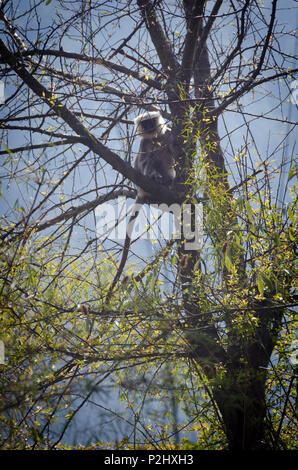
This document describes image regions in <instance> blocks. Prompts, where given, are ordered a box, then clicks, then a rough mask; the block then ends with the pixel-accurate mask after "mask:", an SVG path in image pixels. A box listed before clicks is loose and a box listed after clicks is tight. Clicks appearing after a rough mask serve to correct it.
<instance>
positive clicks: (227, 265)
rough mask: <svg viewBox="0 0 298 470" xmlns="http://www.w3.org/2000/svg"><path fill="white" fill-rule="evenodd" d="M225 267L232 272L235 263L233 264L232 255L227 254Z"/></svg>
mask: <svg viewBox="0 0 298 470" xmlns="http://www.w3.org/2000/svg"><path fill="white" fill-rule="evenodd" d="M225 265H226V268H227V269H228V271H232V269H233V263H232V260H231V257H230V253H229V252H227V253H226V254H225Z"/></svg>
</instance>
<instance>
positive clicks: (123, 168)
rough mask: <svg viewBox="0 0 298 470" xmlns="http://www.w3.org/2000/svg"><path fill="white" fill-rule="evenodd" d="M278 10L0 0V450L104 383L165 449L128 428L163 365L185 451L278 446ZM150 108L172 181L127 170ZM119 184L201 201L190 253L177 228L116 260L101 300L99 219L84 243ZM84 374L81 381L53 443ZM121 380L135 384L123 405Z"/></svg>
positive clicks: (282, 42) (111, 259)
mask: <svg viewBox="0 0 298 470" xmlns="http://www.w3.org/2000/svg"><path fill="white" fill-rule="evenodd" d="M285 5H286V7H285ZM292 11H293V2H291V1H288V2H283V3H282V5H281V2H278V1H277V0H272V1H270V2H269V1H268V2H265V4H264V5H263V4H262V3H261V2H258V1H249V0H242V1H240V2H237V4H236V3H235V2H233V1H230V2H223V1H222V0H216V1H213V2H206V1H204V0H202V1H191V0H185V1H181V2H176V1H173V2H163V1H156V0H154V1H153V0H152V1H147V0H137V1H135V2H132V1H120V2H100V1H91V0H89V1H88V2H82V1H80V0H72V1H64V0H59V1H58V0H56V1H55V0H53V1H47V2H45V1H44V2H43V1H39V2H38V1H34V2H32V4H31V5H30V7H28V6H27V5H24V4H20V5H19V4H17V5H16V4H15V2H10V1H2V2H1V9H0V19H1V36H2V38H1V39H0V52H1V62H2V72H1V74H2V77H1V78H2V80H3V81H4V84H5V93H6V95H5V100H4V103H3V105H2V117H1V129H2V142H3V150H2V151H1V152H0V154H1V156H2V158H3V159H4V161H3V175H2V181H3V194H5V196H4V199H3V208H4V209H3V211H2V212H3V217H2V222H1V242H2V249H1V253H2V274H1V281H2V287H1V297H2V299H1V308H2V310H3V316H2V320H1V322H2V339H3V342H4V344H5V348H6V354H7V362H6V364H5V365H4V366H2V367H3V369H2V374H1V376H2V382H1V387H2V392H3V397H4V398H3V400H2V404H1V409H2V410H3V412H4V415H3V429H4V430H3V440H2V446H4V447H14V446H15V447H18V448H22V447H28V446H29V447H30V446H33V448H39V447H49V446H50V447H55V446H57V445H58V443H59V442H60V440H61V439H62V437H63V435H64V434H65V432H66V430H67V427H68V426H69V424H70V423H71V421H72V420H73V419H74V416H75V415H76V413H77V412H78V411H79V409H81V407H82V406H83V405H84V403H86V402H87V401H88V400H89V399H90V397H91V395H92V393H93V392H94V390H96V389H97V388H98V387H100V386H101V385H102V384H104V383H105V381H106V380H107V379H109V380H114V381H115V383H117V384H120V385H121V386H123V387H124V392H123V393H124V395H125V396H126V397H127V402H128V404H129V406H130V407H131V409H132V413H133V417H134V418H133V424H132V427H133V429H134V434H133V435H134V440H133V443H134V445H135V446H136V445H137V440H138V439H141V440H142V441H144V442H145V444H146V445H147V446H150V445H153V443H154V445H155V446H161V447H162V446H163V445H164V443H165V442H171V436H170V434H171V433H169V434H167V432H166V428H164V429H163V430H162V431H160V433H156V434H153V433H152V430H151V429H150V428H148V427H146V425H144V426H142V422H141V410H142V405H141V404H142V403H144V402H145V400H146V395H147V394H148V393H149V391H150V393H152V394H153V395H154V393H156V394H158V393H161V392H160V390H158V383H159V382H158V380H157V381H156V379H157V378H158V377H159V373H160V372H161V371H162V370H165V371H167V374H169V372H168V371H169V368H170V371H171V372H170V377H171V380H168V381H167V383H171V384H173V383H174V382H175V381H176V382H177V384H180V385H179V386H181V387H182V388H181V389H180V392H181V394H180V399H181V400H182V401H184V404H185V407H186V408H188V415H189V419H190V421H193V422H194V423H195V424H196V430H197V433H198V443H197V446H198V447H204V448H207V447H208V446H213V447H214V448H226V447H228V448H229V449H231V450H235V449H242V450H247V449H260V448H265V449H280V448H282V449H285V448H291V447H292V446H295V443H294V441H295V439H294V430H295V399H296V398H295V397H296V396H297V395H296V391H295V381H296V383H297V370H296V372H295V369H294V366H295V361H294V363H293V364H294V365H293V364H292V365H291V363H290V362H289V355H290V354H291V353H292V352H293V341H294V339H295V309H294V307H295V306H296V303H297V296H296V291H295V288H296V285H295V242H296V227H295V222H296V219H295V208H296V204H297V199H296V196H295V185H294V184H293V181H294V176H295V174H296V173H295V165H294V157H293V155H292V151H293V150H294V149H292V148H291V147H290V145H292V141H291V135H292V131H293V129H294V127H295V119H294V118H293V117H292V116H291V113H292V112H295V94H294V93H293V94H292V96H291V91H293V90H292V89H293V87H294V86H295V83H296V82H294V77H295V73H296V72H297V68H295V53H294V51H293V52H291V50H290V48H291V47H292V39H293V38H294V31H293V26H292V25H291V24H285V19H286V20H290V18H291V15H292ZM285 50H286V52H284V51H285ZM293 84H294V85H293ZM291 87H292V88H291ZM290 100H292V101H290ZM156 108H158V109H160V110H161V112H162V114H163V116H164V118H165V119H166V120H167V121H168V122H169V123H170V125H171V129H172V138H173V142H174V144H175V145H174V147H175V161H176V171H177V174H178V177H177V180H176V183H175V188H174V190H170V189H168V188H166V187H164V186H161V185H158V184H157V183H154V182H152V181H150V180H148V179H147V178H145V177H144V176H142V175H140V174H138V173H137V172H136V171H135V170H134V169H133V167H132V165H131V162H132V160H133V157H134V155H135V152H136V145H137V139H135V136H134V131H133V118H134V116H135V115H136V114H137V113H138V111H139V110H141V111H144V110H151V109H156ZM289 109H290V116H289V117H285V116H286V115H287V114H288V113H289V111H288V110H289ZM261 126H262V127H261ZM271 128H272V129H273V130H272V135H271V134H270V130H271ZM135 184H138V185H139V186H141V187H142V188H143V189H144V190H145V191H148V192H150V193H151V194H154V200H153V197H152V199H150V198H149V199H148V201H147V203H150V202H152V201H154V202H156V201H158V202H159V203H160V204H161V203H163V204H167V205H170V204H178V205H179V206H180V207H182V208H183V207H185V205H186V204H188V206H189V207H190V214H189V222H190V225H191V227H192V228H193V227H194V226H195V224H196V223H197V220H196V212H195V208H196V206H197V204H198V203H199V202H202V201H203V208H204V209H203V210H204V237H203V238H204V242H203V246H202V247H195V248H194V247H192V249H189V248H188V246H187V239H186V236H185V234H184V238H182V239H179V240H176V239H171V240H169V241H168V242H166V243H163V242H161V243H160V244H159V249H158V250H156V251H155V253H154V256H153V257H151V258H150V259H145V260H144V259H143V265H142V266H141V267H140V265H138V266H137V267H135V266H134V265H132V264H131V263H130V261H131V260H132V259H133V258H130V260H129V262H128V264H127V266H126V269H125V273H124V275H123V276H122V278H121V279H120V280H119V281H118V283H117V285H116V288H115V290H114V291H113V295H112V297H111V298H110V299H109V301H107V293H108V291H109V286H110V285H111V282H112V280H113V278H114V276H115V272H116V270H117V265H118V263H119V256H121V251H122V247H121V245H120V246H119V243H118V241H117V240H116V243H114V244H112V242H111V241H110V242H109V241H108V239H109V231H107V232H106V240H105V243H104V241H103V240H102V239H101V240H99V239H98V236H97V235H98V233H97V232H96V218H95V209H96V208H97V210H98V208H99V207H100V206H101V205H103V204H105V203H107V202H112V201H117V199H118V198H119V197H127V198H132V199H134V198H135V195H136V191H135ZM4 189H5V191H6V192H5V193H4ZM15 194H18V198H17V199H15V197H16V196H15ZM5 208H6V210H5ZM118 216H119V217H118V219H117V220H116V225H117V224H119V223H120V215H119V214H118ZM83 241H84V245H83ZM133 247H134V244H133V245H132V247H131V253H132V252H133ZM138 256H139V257H140V254H138ZM141 258H142V256H141ZM134 260H135V261H136V258H134ZM163 266H165V268H166V271H164V270H163ZM136 270H137V271H136ZM165 281H166V283H165ZM78 304H80V305H79V307H78ZM123 374H124V375H125V376H123ZM295 374H296V375H295ZM83 377H90V379H91V378H92V381H91V382H92V385H90V388H89V391H88V393H87V392H86V394H85V395H84V396H83V397H81V401H80V402H79V404H78V405H76V408H75V409H72V411H71V412H69V413H67V415H66V417H65V422H64V423H65V424H64V425H63V426H62V429H61V430H60V434H59V437H56V438H54V437H53V435H52V434H51V433H50V432H49V430H50V429H52V428H51V423H53V422H54V421H55V419H56V418H57V417H59V416H60V417H61V413H63V409H64V407H68V406H72V404H73V400H74V397H75V396H76V391H75V383H77V382H80V380H82V378H83ZM167 377H169V375H167ZM173 378H174V379H175V380H174V382H173ZM129 381H133V383H134V384H135V385H136V384H137V383H141V384H147V387H148V390H147V391H146V393H145V392H144V390H143V389H142V388H141V392H140V397H141V402H139V401H137V400H136V403H137V405H136V409H134V407H133V402H132V401H131V399H130V398H129V393H128V392H126V391H125V390H126V388H125V387H128V388H127V390H129V386H127V383H128V382H129ZM130 383H131V382H130ZM185 383H187V384H188V386H187V387H185ZM125 384H126V385H125ZM202 387H203V388H202ZM133 390H134V391H133V393H136V391H137V390H136V389H133ZM177 390H178V389H177ZM181 390H182V391H181ZM202 390H205V392H204V393H203V392H202ZM172 392H173V390H172ZM173 393H176V394H177V399H178V396H179V393H178V391H176V392H175V391H174V392H173ZM203 402H204V403H205V405H203V404H202V403H203ZM140 403H141V404H140ZM206 404H208V406H207V405H206ZM202 423H204V426H203V425H202ZM206 426H207V427H208V430H209V431H208V432H207V431H206ZM136 430H137V431H138V433H139V434H138V437H136V436H137V434H136ZM214 433H215V434H214ZM214 435H215V436H216V437H214ZM140 436H141V437H140ZM130 444H131V440H128V442H125V443H123V446H125V445H130ZM168 445H173V444H168Z"/></svg>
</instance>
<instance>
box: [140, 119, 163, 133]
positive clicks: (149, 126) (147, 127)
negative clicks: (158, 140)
mask: <svg viewBox="0 0 298 470" xmlns="http://www.w3.org/2000/svg"><path fill="white" fill-rule="evenodd" d="M158 125H159V122H158V118H148V119H142V121H141V122H140V124H139V126H140V130H141V133H142V134H146V135H148V136H151V135H153V134H155V133H156V132H157V130H158Z"/></svg>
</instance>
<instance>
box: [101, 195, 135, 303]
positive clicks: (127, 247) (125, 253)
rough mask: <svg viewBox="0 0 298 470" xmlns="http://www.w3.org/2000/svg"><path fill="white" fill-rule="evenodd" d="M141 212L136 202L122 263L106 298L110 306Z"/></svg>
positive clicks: (130, 220)
mask: <svg viewBox="0 0 298 470" xmlns="http://www.w3.org/2000/svg"><path fill="white" fill-rule="evenodd" d="M139 212H140V205H139V204H138V202H137V201H136V202H135V204H134V208H133V213H132V215H131V216H130V219H129V222H128V227H127V230H126V237H125V241H124V246H123V251H122V257H121V261H120V264H119V266H118V269H117V272H116V274H115V277H114V279H113V281H112V283H111V285H110V287H109V290H108V293H107V296H106V298H105V303H106V304H108V303H109V301H110V300H111V297H112V294H113V291H114V288H115V286H116V284H117V282H118V280H119V279H120V277H121V274H122V272H123V269H124V266H125V263H126V261H127V257H128V252H129V247H130V243H131V234H132V231H133V228H134V225H135V221H136V219H137V217H138V215H139Z"/></svg>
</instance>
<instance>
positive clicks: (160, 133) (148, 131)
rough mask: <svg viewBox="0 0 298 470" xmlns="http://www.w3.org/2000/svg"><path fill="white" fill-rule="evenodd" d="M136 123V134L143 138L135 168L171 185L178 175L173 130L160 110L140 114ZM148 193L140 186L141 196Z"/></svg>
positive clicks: (145, 174) (139, 193) (139, 194)
mask: <svg viewBox="0 0 298 470" xmlns="http://www.w3.org/2000/svg"><path fill="white" fill-rule="evenodd" d="M134 123H135V128H136V134H137V135H138V136H139V137H140V139H141V141H140V147H139V152H138V154H137V157H136V160H135V164H134V167H135V169H136V170H138V171H139V172H140V173H142V175H144V176H147V177H148V178H150V179H152V180H154V181H156V182H157V183H159V184H164V185H166V186H171V184H172V183H173V181H174V179H175V176H176V172H175V169H174V159H173V149H172V144H171V130H170V129H169V128H168V127H167V126H166V124H165V122H164V119H163V117H162V116H161V114H160V112H159V111H151V112H146V113H144V114H140V115H139V116H138V117H136V118H135V120H134ZM148 194H149V193H146V192H145V191H143V189H141V188H139V187H138V196H139V197H144V196H146V195H148Z"/></svg>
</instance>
